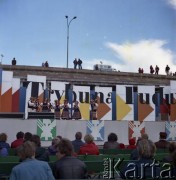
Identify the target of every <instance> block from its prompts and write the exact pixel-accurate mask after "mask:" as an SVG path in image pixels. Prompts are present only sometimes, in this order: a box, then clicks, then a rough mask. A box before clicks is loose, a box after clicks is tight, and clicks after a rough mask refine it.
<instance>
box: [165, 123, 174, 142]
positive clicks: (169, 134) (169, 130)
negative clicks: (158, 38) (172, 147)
mask: <svg viewBox="0 0 176 180" xmlns="http://www.w3.org/2000/svg"><path fill="white" fill-rule="evenodd" d="M165 125H166V133H167V140H169V141H176V121H170V122H166V123H165Z"/></svg>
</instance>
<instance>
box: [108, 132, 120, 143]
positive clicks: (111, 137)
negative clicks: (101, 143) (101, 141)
mask: <svg viewBox="0 0 176 180" xmlns="http://www.w3.org/2000/svg"><path fill="white" fill-rule="evenodd" d="M117 140H118V136H117V134H115V133H110V134H109V135H108V141H110V142H115V141H117Z"/></svg>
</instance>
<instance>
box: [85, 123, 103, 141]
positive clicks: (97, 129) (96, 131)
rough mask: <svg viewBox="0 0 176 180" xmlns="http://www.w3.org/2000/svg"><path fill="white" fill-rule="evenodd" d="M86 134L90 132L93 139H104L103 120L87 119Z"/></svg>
mask: <svg viewBox="0 0 176 180" xmlns="http://www.w3.org/2000/svg"><path fill="white" fill-rule="evenodd" d="M87 134H91V135H92V136H93V137H94V140H95V141H103V140H104V121H100V120H90V121H87Z"/></svg>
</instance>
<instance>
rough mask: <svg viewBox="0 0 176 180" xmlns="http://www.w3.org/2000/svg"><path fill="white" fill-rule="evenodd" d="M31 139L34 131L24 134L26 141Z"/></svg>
mask: <svg viewBox="0 0 176 180" xmlns="http://www.w3.org/2000/svg"><path fill="white" fill-rule="evenodd" d="M31 139H32V133H30V132H26V133H25V134H24V141H31Z"/></svg>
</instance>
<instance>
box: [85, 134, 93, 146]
mask: <svg viewBox="0 0 176 180" xmlns="http://www.w3.org/2000/svg"><path fill="white" fill-rule="evenodd" d="M84 141H85V142H86V143H87V144H90V143H92V142H93V141H94V137H93V136H92V135H91V134H86V135H85V136H84Z"/></svg>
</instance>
